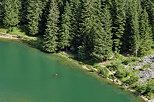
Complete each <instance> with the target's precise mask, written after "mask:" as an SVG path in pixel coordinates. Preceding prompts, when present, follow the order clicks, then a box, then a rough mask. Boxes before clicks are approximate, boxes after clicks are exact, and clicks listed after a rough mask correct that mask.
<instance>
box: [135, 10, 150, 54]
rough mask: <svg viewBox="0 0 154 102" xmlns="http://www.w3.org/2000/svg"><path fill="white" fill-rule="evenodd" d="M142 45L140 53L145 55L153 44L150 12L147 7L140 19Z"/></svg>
mask: <svg viewBox="0 0 154 102" xmlns="http://www.w3.org/2000/svg"><path fill="white" fill-rule="evenodd" d="M139 31H140V46H139V51H138V55H139V56H143V55H145V54H146V53H147V51H149V50H150V49H151V45H152V33H151V28H150V25H149V20H148V13H147V12H146V9H144V10H143V11H142V14H141V20H140V29H139Z"/></svg>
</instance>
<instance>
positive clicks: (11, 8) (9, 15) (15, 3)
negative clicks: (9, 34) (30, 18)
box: [2, 0, 21, 27]
mask: <svg viewBox="0 0 154 102" xmlns="http://www.w3.org/2000/svg"><path fill="white" fill-rule="evenodd" d="M2 6H3V10H4V11H3V13H4V17H3V24H4V26H5V27H13V26H16V25H17V24H18V23H19V22H20V21H19V20H20V17H19V11H20V8H21V1H20V0H3V1H2Z"/></svg>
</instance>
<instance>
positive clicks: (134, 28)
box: [0, 0, 154, 61]
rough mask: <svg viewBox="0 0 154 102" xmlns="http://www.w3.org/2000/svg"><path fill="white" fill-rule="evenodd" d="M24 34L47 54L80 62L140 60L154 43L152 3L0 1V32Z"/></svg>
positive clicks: (119, 0) (118, 0)
mask: <svg viewBox="0 0 154 102" xmlns="http://www.w3.org/2000/svg"><path fill="white" fill-rule="evenodd" d="M14 27H19V28H21V29H23V31H25V32H26V34H27V35H29V36H35V37H39V38H41V39H42V43H41V44H40V46H41V49H42V50H43V51H45V52H47V53H55V52H58V51H69V52H72V53H74V54H75V55H76V56H77V58H78V59H89V58H94V59H96V60H99V61H103V60H108V59H110V58H111V57H112V56H113V55H114V54H117V53H120V54H124V55H133V56H144V55H145V54H146V53H147V52H148V51H150V50H151V49H152V48H153V47H154V46H153V40H154V4H153V3H152V1H151V0H1V1H0V28H6V29H8V32H11V31H12V30H13V29H14Z"/></svg>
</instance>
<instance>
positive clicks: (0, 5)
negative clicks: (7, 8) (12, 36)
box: [0, 1, 3, 26]
mask: <svg viewBox="0 0 154 102" xmlns="http://www.w3.org/2000/svg"><path fill="white" fill-rule="evenodd" d="M2 22H3V6H2V1H0V26H2Z"/></svg>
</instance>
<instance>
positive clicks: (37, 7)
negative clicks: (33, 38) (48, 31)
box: [26, 0, 42, 35]
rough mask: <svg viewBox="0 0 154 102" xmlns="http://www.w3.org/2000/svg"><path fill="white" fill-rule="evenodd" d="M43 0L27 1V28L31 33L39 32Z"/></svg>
mask: <svg viewBox="0 0 154 102" xmlns="http://www.w3.org/2000/svg"><path fill="white" fill-rule="evenodd" d="M41 4H42V2H41V0H28V3H27V17H26V19H27V30H28V33H29V35H35V34H38V32H39V21H40V15H41V14H42V5H41Z"/></svg>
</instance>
